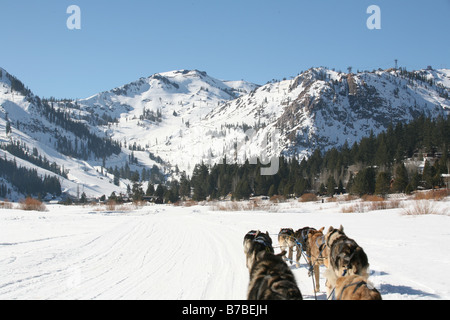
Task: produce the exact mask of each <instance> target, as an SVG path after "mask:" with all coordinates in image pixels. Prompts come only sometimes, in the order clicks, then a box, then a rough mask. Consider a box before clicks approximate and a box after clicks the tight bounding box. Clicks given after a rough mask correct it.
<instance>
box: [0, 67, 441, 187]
mask: <svg viewBox="0 0 450 320" xmlns="http://www.w3.org/2000/svg"><path fill="white" fill-rule="evenodd" d="M449 88H450V70H448V69H440V70H433V69H426V70H419V71H412V72H407V71H406V70H402V69H399V70H395V69H389V70H378V71H373V72H357V73H343V72H338V71H334V70H331V69H328V68H324V67H320V68H311V69H309V70H307V71H305V72H302V73H300V74H299V75H297V76H296V77H292V78H291V79H289V80H283V81H272V82H269V83H267V84H265V85H263V86H259V85H256V84H252V83H249V82H245V81H222V80H218V79H215V78H213V77H211V76H209V75H208V74H207V73H206V72H203V71H198V70H176V71H170V72H164V73H158V74H154V75H152V76H150V77H147V78H140V79H139V80H137V81H134V82H132V83H129V84H126V85H124V86H122V87H118V88H115V89H112V90H110V91H106V92H102V93H99V94H96V95H94V96H91V97H89V98H86V99H80V100H73V101H62V100H45V99H40V98H39V97H36V96H35V95H34V94H33V93H32V92H31V91H30V90H29V89H27V88H26V87H25V86H24V85H23V84H22V83H21V82H20V81H19V80H17V79H16V78H14V77H13V76H11V75H10V74H8V73H7V72H6V70H4V69H0V144H6V143H11V142H13V141H16V142H17V141H20V142H22V143H24V144H26V146H27V147H28V148H29V149H30V150H32V149H34V148H36V150H37V151H36V152H37V153H38V154H39V155H40V156H42V157H45V158H46V159H48V160H49V161H50V162H51V163H52V162H55V163H57V164H58V165H59V166H60V167H62V168H64V170H65V171H66V172H67V178H62V179H61V180H62V185H63V188H64V190H66V191H67V192H68V193H71V194H75V193H79V192H80V189H81V190H84V191H85V192H86V193H87V194H89V195H91V196H100V195H102V194H106V195H109V194H110V193H111V192H112V191H116V192H122V191H124V190H125V189H126V186H127V185H129V184H130V181H129V180H128V179H125V178H121V179H120V183H119V185H115V184H113V174H112V173H111V172H110V171H109V172H108V170H107V169H109V168H114V167H118V168H121V167H123V166H129V167H130V168H131V170H136V171H138V172H140V171H141V170H142V169H145V168H147V169H149V170H150V169H151V168H153V169H154V170H159V171H160V172H161V174H164V175H165V176H166V177H169V176H171V175H175V176H176V175H177V174H178V173H179V172H180V171H183V170H184V171H186V172H187V174H188V175H189V174H191V172H192V170H193V168H194V166H195V165H196V164H198V163H200V162H202V161H204V162H206V163H211V164H213V163H220V162H221V161H222V159H223V158H224V157H226V158H227V160H228V161H233V162H234V161H239V162H244V161H245V160H246V159H249V158H251V157H255V156H257V157H262V156H267V157H271V156H279V155H280V154H284V155H287V156H296V157H307V156H308V155H309V154H310V153H311V152H312V151H313V150H314V149H315V148H320V149H321V150H327V149H329V148H331V147H339V146H341V145H342V144H344V143H345V142H347V143H348V144H350V145H351V144H352V143H354V142H356V141H359V140H360V139H361V138H362V137H364V136H367V135H369V134H370V133H371V132H373V133H374V134H377V133H379V132H381V131H383V130H385V129H386V128H387V126H388V125H389V124H390V123H396V122H399V121H401V122H407V121H410V120H412V119H414V118H415V117H417V116H419V115H421V114H425V115H427V116H432V117H436V116H438V115H444V114H448V112H449V111H450V99H449V90H450V89H449ZM8 123H9V125H10V127H11V128H12V130H11V132H9V133H7V132H6V131H7V130H6V127H7V124H8ZM86 129H87V131H86ZM80 130H81V131H80ZM276 133H277V134H276ZM275 139H276V141H274V140H275ZM274 142H276V143H274ZM98 149H100V151H101V152H100V151H98ZM3 152H4V153H5V154H7V155H8V152H7V151H5V150H3ZM10 156H11V157H12V155H10Z"/></svg>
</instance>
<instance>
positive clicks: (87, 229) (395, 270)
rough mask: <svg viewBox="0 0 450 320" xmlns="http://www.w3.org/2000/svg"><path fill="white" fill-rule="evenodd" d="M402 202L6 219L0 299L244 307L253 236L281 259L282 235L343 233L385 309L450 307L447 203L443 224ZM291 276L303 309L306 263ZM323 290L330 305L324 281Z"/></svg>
mask: <svg viewBox="0 0 450 320" xmlns="http://www.w3.org/2000/svg"><path fill="white" fill-rule="evenodd" d="M398 200H401V201H402V206H401V207H400V208H397V209H390V210H382V211H368V212H364V213H342V210H343V209H344V208H346V207H348V206H352V205H357V204H358V203H353V202H347V201H345V200H344V199H340V200H337V201H335V202H325V203H321V202H310V203H299V202H287V203H282V204H273V205H272V206H270V208H269V210H268V211H263V210H261V209H256V210H255V211H242V212H235V211H214V210H212V208H214V206H213V207H212V208H211V207H209V205H205V206H199V205H197V206H192V207H174V206H170V205H161V206H157V205H154V206H146V207H142V208H137V209H136V208H134V207H129V208H127V207H124V208H117V209H116V210H114V211H107V209H106V208H105V207H104V206H103V207H91V206H86V207H78V206H69V207H61V206H57V205H49V206H47V208H48V211H47V212H25V211H21V210H18V209H0V270H1V274H2V277H1V278H0V299H2V300H3V299H150V300H160V299H163V300H165V299H170V300H217V299H219V300H244V299H246V293H247V286H248V281H249V273H248V270H247V269H246V266H245V257H244V252H243V246H242V240H243V237H244V235H245V234H246V233H247V232H248V231H249V230H253V229H260V230H263V231H268V232H269V233H270V234H271V237H272V239H273V244H274V247H275V252H276V253H278V252H280V249H279V248H278V247H277V246H278V242H277V234H278V232H279V230H280V228H285V227H290V228H294V229H296V230H297V229H299V228H302V227H305V226H310V227H315V228H320V227H325V228H326V229H328V227H329V226H333V227H339V226H340V225H343V226H344V230H345V232H346V234H347V235H348V236H349V237H351V238H353V239H355V240H356V241H357V242H358V244H359V245H360V246H361V247H363V249H364V251H365V252H366V254H367V256H368V259H369V263H370V269H371V272H370V278H369V279H370V281H371V282H372V283H373V285H374V286H375V287H376V288H377V289H378V290H379V291H380V293H381V294H382V297H383V299H385V300H392V299H407V300H411V299H413V300H417V299H450V289H449V288H450V278H449V277H448V276H447V273H448V270H449V268H450V260H449V258H448V257H449V256H450V251H449V250H450V249H449V247H448V246H447V245H445V244H448V243H449V241H450V234H449V232H448V229H449V227H450V217H449V216H448V215H449V214H450V212H449V209H448V208H449V204H450V199H449V198H447V199H444V200H441V201H437V202H434V201H432V202H430V205H431V206H433V207H434V210H435V213H437V214H434V215H423V216H407V215H404V213H405V211H406V210H407V209H408V208H409V207H411V206H414V203H415V201H416V200H407V199H405V198H401V199H398ZM230 204H231V203H228V204H227V203H224V204H223V205H224V206H227V205H230ZM109 210H111V209H109ZM291 269H292V271H293V273H294V275H295V278H296V280H297V283H298V286H299V288H300V290H301V292H302V294H303V297H304V299H307V300H313V299H314V292H313V285H312V279H311V278H310V277H308V269H307V268H306V264H305V261H304V260H303V258H302V260H301V266H300V268H296V267H295V266H292V267H291ZM324 270H325V269H324V267H321V273H323V272H324ZM320 287H321V291H320V292H319V293H318V294H317V298H318V299H319V300H324V299H326V290H325V279H324V277H323V275H322V274H321V277H320Z"/></svg>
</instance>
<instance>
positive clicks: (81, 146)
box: [39, 100, 121, 160]
mask: <svg viewBox="0 0 450 320" xmlns="http://www.w3.org/2000/svg"><path fill="white" fill-rule="evenodd" d="M39 105H40V107H41V111H42V114H43V115H44V116H45V117H46V118H47V119H48V120H49V122H50V123H54V124H55V125H57V126H59V127H61V128H63V129H65V130H67V131H70V132H72V133H73V134H74V135H75V139H72V138H71V137H66V136H64V135H61V134H60V133H59V132H57V131H56V132H55V137H56V139H57V141H56V149H57V150H58V151H59V152H61V153H63V154H65V155H68V156H72V157H76V158H81V159H84V160H87V159H88V158H89V157H90V156H95V157H96V158H98V159H102V158H105V157H109V156H111V155H113V154H119V153H120V151H121V147H120V144H119V143H118V142H117V141H114V140H112V139H109V138H100V137H98V136H97V135H95V134H93V133H91V132H90V131H89V128H88V127H87V126H86V125H85V124H83V123H82V122H78V121H74V120H72V119H71V113H69V112H64V111H63V110H62V109H56V108H54V107H53V103H50V101H48V100H42V101H40V103H39Z"/></svg>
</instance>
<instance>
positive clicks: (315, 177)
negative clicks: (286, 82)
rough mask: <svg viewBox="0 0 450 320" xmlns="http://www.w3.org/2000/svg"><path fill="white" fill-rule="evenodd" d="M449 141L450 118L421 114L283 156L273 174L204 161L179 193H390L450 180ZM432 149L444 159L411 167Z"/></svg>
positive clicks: (194, 195)
mask: <svg viewBox="0 0 450 320" xmlns="http://www.w3.org/2000/svg"><path fill="white" fill-rule="evenodd" d="M449 146H450V117H438V118H436V119H431V118H427V117H425V116H421V117H419V118H418V119H416V120H414V121H412V122H411V123H409V124H402V123H398V124H396V125H395V126H394V125H391V126H389V128H388V129H387V130H386V131H385V132H382V133H381V134H379V135H377V136H375V135H374V134H373V133H372V134H371V135H370V136H369V137H365V138H363V139H361V141H359V142H357V143H354V144H353V145H352V146H349V145H348V144H347V143H346V144H344V145H343V146H342V147H341V148H332V149H330V150H328V151H327V152H325V153H322V152H321V150H315V151H314V152H313V153H312V155H311V156H310V157H309V158H308V159H307V160H306V159H303V160H301V161H298V160H297V159H295V158H293V159H288V158H285V157H280V159H279V160H280V161H279V170H278V173H277V174H275V175H273V176H262V175H261V174H260V170H261V165H260V164H257V165H250V164H248V163H245V164H220V165H214V166H212V167H210V166H207V165H205V164H203V163H202V164H198V165H196V166H195V168H194V171H193V174H192V177H191V179H187V181H188V183H189V186H190V188H189V190H190V192H186V193H182V192H179V196H180V197H189V196H192V198H193V199H194V200H197V201H200V200H205V199H207V198H212V199H218V198H221V197H225V196H227V195H229V194H231V195H232V197H233V198H234V199H247V198H249V197H250V196H251V195H255V196H259V195H265V196H273V195H282V196H285V197H290V196H301V195H302V194H304V193H319V194H329V195H333V194H335V193H337V192H339V193H340V192H345V191H347V192H350V193H354V194H360V195H362V194H373V193H379V194H386V193H389V192H411V191H413V190H416V189H419V188H425V189H426V188H432V187H439V186H443V183H444V182H443V181H442V178H441V175H442V174H443V173H447V172H448V161H449V158H448V152H449ZM430 154H433V155H434V156H436V158H434V159H438V160H436V161H434V162H433V163H431V162H429V161H425V167H424V168H423V172H422V171H421V170H420V168H418V167H410V168H409V170H408V169H407V161H406V159H408V158H412V157H413V156H414V155H415V156H417V157H418V160H421V159H423V156H424V155H430ZM438 155H439V156H438ZM223 163H226V160H225V161H224V162H223ZM405 164H406V165H405Z"/></svg>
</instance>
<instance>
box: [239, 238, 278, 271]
mask: <svg viewBox="0 0 450 320" xmlns="http://www.w3.org/2000/svg"><path fill="white" fill-rule="evenodd" d="M246 237H247V239H245V238H246ZM251 237H252V235H248V234H247V235H246V236H245V237H244V252H245V251H246V256H247V268H248V269H249V270H251V268H252V266H253V263H254V261H255V259H256V255H257V254H258V253H259V252H261V251H264V252H270V253H274V250H273V247H272V238H271V237H270V235H269V232H267V231H266V233H262V232H261V231H259V230H258V231H256V233H255V235H254V236H253V239H251Z"/></svg>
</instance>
